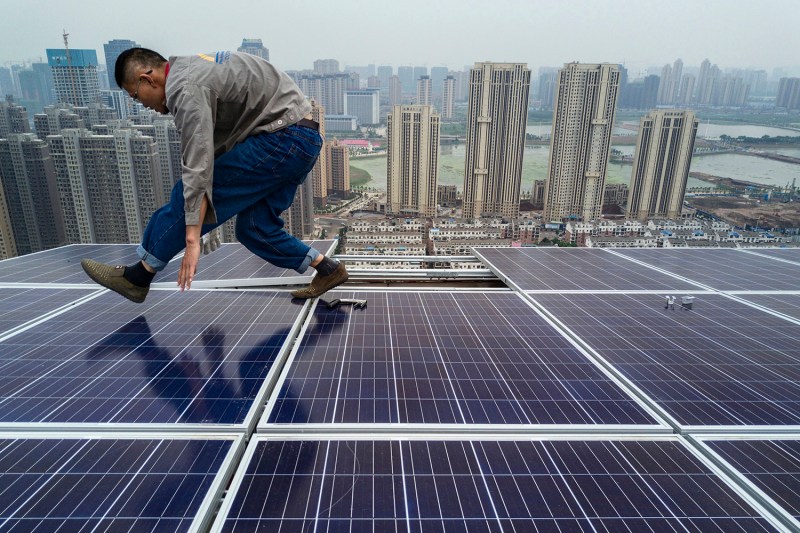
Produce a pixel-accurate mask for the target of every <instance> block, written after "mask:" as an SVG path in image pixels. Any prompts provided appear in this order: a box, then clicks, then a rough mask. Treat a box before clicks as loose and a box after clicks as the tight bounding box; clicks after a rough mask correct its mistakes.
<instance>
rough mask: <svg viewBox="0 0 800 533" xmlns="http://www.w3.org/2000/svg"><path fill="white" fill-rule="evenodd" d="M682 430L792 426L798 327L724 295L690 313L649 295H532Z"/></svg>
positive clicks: (796, 416) (798, 413)
mask: <svg viewBox="0 0 800 533" xmlns="http://www.w3.org/2000/svg"><path fill="white" fill-rule="evenodd" d="M531 298H533V299H535V300H536V301H537V302H538V303H539V305H541V306H542V307H543V308H545V309H546V310H547V312H548V313H550V314H552V315H553V316H554V317H556V318H557V319H558V320H559V321H560V323H561V324H562V326H563V328H566V331H567V332H568V334H569V335H573V336H575V337H576V338H578V339H580V340H581V342H582V343H583V344H584V345H585V346H586V347H587V351H588V352H589V353H593V354H595V355H596V356H597V357H598V360H600V361H601V362H603V364H604V365H606V366H607V367H609V368H610V369H611V370H612V371H614V372H615V375H618V376H619V377H620V378H621V379H623V380H626V381H628V382H630V383H631V384H632V386H633V388H634V390H638V391H640V393H641V394H642V395H643V399H644V400H645V401H647V403H648V405H650V406H651V407H653V408H654V409H659V410H660V411H661V412H662V413H663V414H664V415H666V416H667V418H668V419H669V420H671V421H672V422H673V423H674V424H676V425H677V428H678V429H679V430H680V431H682V432H703V431H709V430H712V429H713V428H717V429H719V428H722V427H727V428H729V429H730V430H734V429H735V430H737V431H757V430H759V428H761V429H760V430H761V431H763V428H764V427H766V426H770V427H772V428H773V430H775V428H780V429H779V430H780V431H793V430H796V428H797V424H798V422H800V388H798V379H800V347H798V345H797V342H796V339H797V338H798V336H800V329H798V325H797V324H795V323H793V322H790V321H787V320H784V319H783V318H780V317H779V316H776V315H772V314H769V313H766V312H763V311H761V310H759V309H756V308H754V307H751V306H748V305H746V304H744V303H741V302H737V301H735V300H733V299H729V298H725V297H724V296H722V295H707V296H703V297H702V300H696V301H695V306H694V309H693V310H692V311H685V310H678V311H672V310H668V311H667V310H664V308H663V305H661V304H662V303H663V302H662V301H660V299H658V298H657V297H656V295H653V296H652V297H650V298H646V297H644V296H642V295H622V294H620V295H603V296H602V298H601V297H598V296H596V295H590V294H586V295H569V297H568V298H567V297H562V296H559V295H553V294H537V295H532V296H531Z"/></svg>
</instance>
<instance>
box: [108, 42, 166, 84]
mask: <svg viewBox="0 0 800 533" xmlns="http://www.w3.org/2000/svg"><path fill="white" fill-rule="evenodd" d="M166 62H167V60H166V59H165V58H164V56H162V55H161V54H159V53H158V52H156V51H154V50H150V49H148V48H129V49H128V50H125V51H124V52H122V53H121V54H120V55H119V57H117V62H116V64H115V65H114V79H115V80H116V82H117V86H118V87H119V88H120V89H121V88H122V84H123V83H125V80H126V79H127V78H128V76H129V74H130V73H131V71H132V70H134V69H136V68H140V69H141V68H146V69H149V68H156V67H160V66H161V65H163V64H164V63H166Z"/></svg>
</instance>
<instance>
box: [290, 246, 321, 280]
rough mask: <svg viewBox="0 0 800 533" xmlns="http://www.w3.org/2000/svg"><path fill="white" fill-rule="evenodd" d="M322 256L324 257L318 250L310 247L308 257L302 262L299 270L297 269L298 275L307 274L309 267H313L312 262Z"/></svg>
mask: <svg viewBox="0 0 800 533" xmlns="http://www.w3.org/2000/svg"><path fill="white" fill-rule="evenodd" d="M320 255H322V254H321V253H319V252H318V251H317V250H316V249H314V248H313V247H310V246H309V248H308V252H306V256H305V257H304V258H303V262H302V263H300V266H299V267H297V268H296V269H295V270H296V271H297V273H298V274H303V273H305V271H306V270H307V269H308V267H309V266H310V265H311V262H312V261H314V259H316V258H317V257H319V256H320Z"/></svg>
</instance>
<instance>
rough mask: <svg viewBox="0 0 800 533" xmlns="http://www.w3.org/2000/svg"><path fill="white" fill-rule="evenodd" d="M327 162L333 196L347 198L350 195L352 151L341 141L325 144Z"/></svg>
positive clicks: (336, 140) (335, 140)
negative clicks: (340, 142)
mask: <svg viewBox="0 0 800 533" xmlns="http://www.w3.org/2000/svg"><path fill="white" fill-rule="evenodd" d="M324 151H325V160H326V162H327V165H328V175H329V176H330V178H331V189H330V193H331V194H332V195H335V196H338V197H339V198H347V195H348V194H349V193H350V151H349V150H348V149H347V146H344V145H343V144H339V139H334V140H333V141H329V142H326V143H325V150H324Z"/></svg>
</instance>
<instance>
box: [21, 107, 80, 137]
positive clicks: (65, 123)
mask: <svg viewBox="0 0 800 533" xmlns="http://www.w3.org/2000/svg"><path fill="white" fill-rule="evenodd" d="M85 127H87V126H86V123H85V122H84V120H83V119H82V118H81V117H80V115H78V114H77V113H76V112H75V108H74V107H73V106H71V105H69V104H59V105H57V106H47V107H45V108H44V112H43V113H37V114H35V115H33V128H34V130H36V135H37V136H38V137H39V138H40V139H44V138H45V137H47V136H48V135H58V133H59V132H60V131H61V130H63V129H68V128H77V129H82V128H85Z"/></svg>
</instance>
